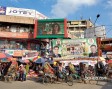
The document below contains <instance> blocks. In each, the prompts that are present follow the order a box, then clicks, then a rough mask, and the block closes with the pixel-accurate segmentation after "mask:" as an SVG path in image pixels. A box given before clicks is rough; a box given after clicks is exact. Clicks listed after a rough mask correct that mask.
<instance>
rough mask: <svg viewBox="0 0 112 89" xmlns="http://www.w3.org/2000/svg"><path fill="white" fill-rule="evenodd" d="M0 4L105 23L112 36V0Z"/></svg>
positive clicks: (17, 0)
mask: <svg viewBox="0 0 112 89" xmlns="http://www.w3.org/2000/svg"><path fill="white" fill-rule="evenodd" d="M0 6H6V7H18V8H26V9H34V10H37V11H39V12H41V13H42V14H44V15H46V16H47V17H49V18H66V19H67V20H81V18H82V19H84V20H89V19H91V21H92V22H93V23H94V22H95V20H96V16H97V14H100V17H99V18H98V19H97V22H96V26H101V25H105V26H106V35H107V37H108V38H112V0H0Z"/></svg>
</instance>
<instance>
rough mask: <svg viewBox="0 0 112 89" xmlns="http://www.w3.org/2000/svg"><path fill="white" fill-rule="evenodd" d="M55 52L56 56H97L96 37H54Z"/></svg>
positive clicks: (54, 55)
mask: <svg viewBox="0 0 112 89" xmlns="http://www.w3.org/2000/svg"><path fill="white" fill-rule="evenodd" d="M53 53H54V54H53V57H56V58H58V57H63V58H71V57H73V58H75V57H76V58H78V57H97V56H98V53H97V44H96V39H95V38H85V39H62V40H61V39H54V40H53Z"/></svg>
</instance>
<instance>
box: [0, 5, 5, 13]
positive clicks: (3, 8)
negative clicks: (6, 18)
mask: <svg viewBox="0 0 112 89" xmlns="http://www.w3.org/2000/svg"><path fill="white" fill-rule="evenodd" d="M5 14H6V7H2V6H0V15H5Z"/></svg>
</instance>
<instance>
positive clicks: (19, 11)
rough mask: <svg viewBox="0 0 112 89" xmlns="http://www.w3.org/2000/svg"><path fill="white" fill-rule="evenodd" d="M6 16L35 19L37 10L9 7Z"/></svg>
mask: <svg viewBox="0 0 112 89" xmlns="http://www.w3.org/2000/svg"><path fill="white" fill-rule="evenodd" d="M6 15H12V16H24V17H33V18H34V17H35V10H32V9H24V8H14V7H7V8H6Z"/></svg>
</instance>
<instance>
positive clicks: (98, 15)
mask: <svg viewBox="0 0 112 89" xmlns="http://www.w3.org/2000/svg"><path fill="white" fill-rule="evenodd" d="M99 17H100V14H97V16H96V20H95V22H94V24H93V25H94V36H96V34H95V24H96V21H97V20H98V18H99Z"/></svg>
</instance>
